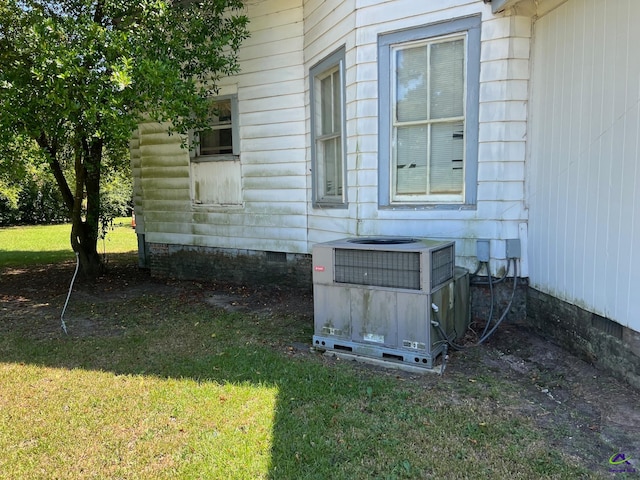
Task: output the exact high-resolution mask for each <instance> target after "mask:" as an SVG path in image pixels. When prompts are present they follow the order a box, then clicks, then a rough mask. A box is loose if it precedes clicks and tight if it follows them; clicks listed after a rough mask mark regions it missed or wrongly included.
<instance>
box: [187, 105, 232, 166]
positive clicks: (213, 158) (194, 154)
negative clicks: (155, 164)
mask: <svg viewBox="0 0 640 480" xmlns="http://www.w3.org/2000/svg"><path fill="white" fill-rule="evenodd" d="M211 100H212V101H213V102H219V101H221V100H231V142H232V150H233V153H232V154H228V153H221V154H214V155H200V153H199V152H200V150H199V148H198V144H197V136H198V133H197V132H193V131H192V132H190V133H189V140H190V142H191V143H192V145H193V146H194V147H193V148H192V149H190V158H191V161H192V162H227V161H238V159H239V157H240V123H239V121H238V95H237V94H233V95H220V96H217V97H214V98H212V99H211Z"/></svg>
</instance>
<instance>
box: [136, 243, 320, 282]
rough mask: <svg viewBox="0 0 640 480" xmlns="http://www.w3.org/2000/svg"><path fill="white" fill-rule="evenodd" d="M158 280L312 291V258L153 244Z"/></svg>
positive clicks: (153, 267)
mask: <svg viewBox="0 0 640 480" xmlns="http://www.w3.org/2000/svg"><path fill="white" fill-rule="evenodd" d="M148 252H149V268H150V270H151V275H152V276H155V277H173V278H181V279H188V280H213V281H219V282H228V283H235V284H245V285H260V286H264V285H282V286H287V287H294V288H301V289H305V290H309V291H310V290H311V257H310V256H309V255H302V254H292V253H281V252H261V251H255V250H238V249H223V248H212V247H197V246H185V245H169V244H164V243H149V244H148Z"/></svg>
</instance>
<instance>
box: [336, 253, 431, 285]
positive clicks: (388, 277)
mask: <svg viewBox="0 0 640 480" xmlns="http://www.w3.org/2000/svg"><path fill="white" fill-rule="evenodd" d="M335 281H336V283H353V284H356V285H370V286H376V287H389V288H406V289H411V290H420V253H419V252H394V251H385V250H352V249H340V248H336V250H335Z"/></svg>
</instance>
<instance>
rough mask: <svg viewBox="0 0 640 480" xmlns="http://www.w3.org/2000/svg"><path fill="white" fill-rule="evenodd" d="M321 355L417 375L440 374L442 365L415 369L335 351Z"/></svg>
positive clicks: (405, 364) (328, 351)
mask: <svg viewBox="0 0 640 480" xmlns="http://www.w3.org/2000/svg"><path fill="white" fill-rule="evenodd" d="M312 350H313V349H312ZM318 351H320V352H322V350H321V349H318ZM323 355H325V356H327V357H335V358H338V359H342V360H350V361H353V362H360V363H366V364H367V365H374V366H376V367H382V368H387V369H392V370H401V371H403V372H408V373H418V374H423V373H435V374H438V375H441V374H442V363H440V364H439V365H436V366H434V367H432V368H425V367H422V366H420V367H416V366H414V365H411V364H409V363H404V362H398V361H390V360H386V359H385V360H382V359H379V358H372V357H365V356H363V355H354V354H352V353H347V352H340V351H336V350H326V351H324V353H323Z"/></svg>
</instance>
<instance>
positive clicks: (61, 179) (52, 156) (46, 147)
mask: <svg viewBox="0 0 640 480" xmlns="http://www.w3.org/2000/svg"><path fill="white" fill-rule="evenodd" d="M35 140H36V142H37V143H38V146H39V147H40V148H41V149H42V150H43V151H44V152H45V153H46V155H47V158H48V160H49V165H50V166H51V171H52V172H53V176H54V177H55V179H56V182H57V183H58V187H59V188H60V193H61V194H62V200H63V201H64V204H65V205H66V207H67V208H68V209H69V213H70V214H71V212H72V211H73V193H72V192H71V189H70V188H69V184H68V183H67V179H66V178H65V176H64V172H63V171H62V166H61V165H60V162H59V161H58V149H57V146H56V145H55V143H54V144H53V145H52V144H51V143H50V142H49V139H48V138H47V135H46V134H45V133H44V132H40V135H39V136H38V138H36V139H35Z"/></svg>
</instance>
